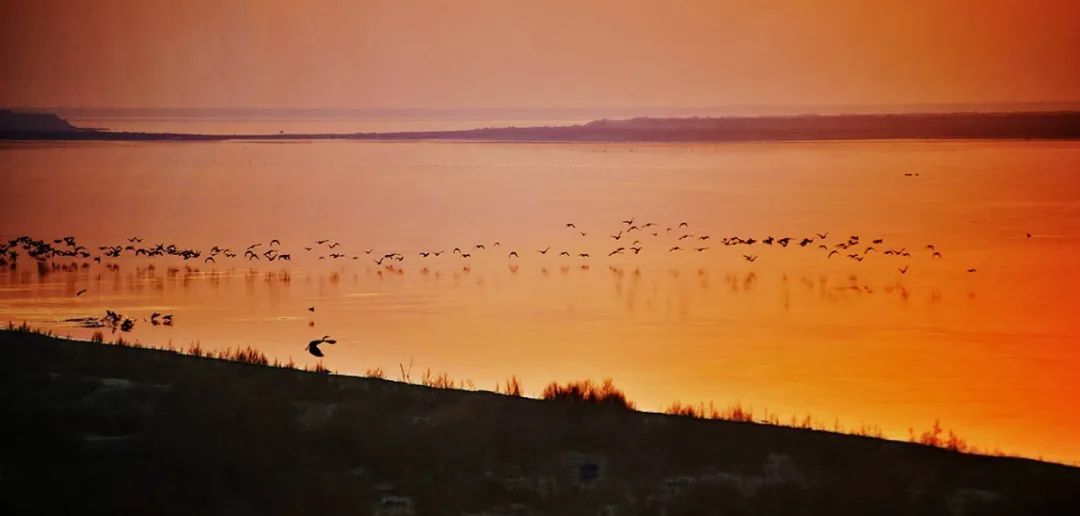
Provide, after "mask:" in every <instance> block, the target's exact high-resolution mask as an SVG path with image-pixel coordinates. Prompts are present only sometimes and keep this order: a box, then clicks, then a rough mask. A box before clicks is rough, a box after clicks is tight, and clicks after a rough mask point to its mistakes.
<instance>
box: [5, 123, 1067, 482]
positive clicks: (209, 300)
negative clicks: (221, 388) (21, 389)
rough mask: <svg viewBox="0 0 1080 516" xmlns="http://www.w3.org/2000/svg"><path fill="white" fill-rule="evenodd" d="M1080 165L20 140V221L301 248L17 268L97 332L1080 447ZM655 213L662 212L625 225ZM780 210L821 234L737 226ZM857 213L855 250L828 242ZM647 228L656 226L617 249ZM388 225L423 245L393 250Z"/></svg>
mask: <svg viewBox="0 0 1080 516" xmlns="http://www.w3.org/2000/svg"><path fill="white" fill-rule="evenodd" d="M1078 165H1080V144H1077V143H1075V142H828V143H819V142H803V143H750V144H623V145H620V144H496V143H457V142H409V143H392V142H378V143H377V142H300V143H249V142H217V143H195V142H188V143H124V142H106V143H97V142H93V143H5V144H2V145H0V236H2V238H3V239H4V240H7V239H10V238H14V237H15V236H18V235H22V234H27V235H31V236H34V237H36V238H49V239H53V238H59V237H62V236H66V235H73V236H76V237H77V239H78V241H79V243H80V244H84V245H87V246H88V247H90V248H91V249H92V250H94V252H95V254H96V253H97V246H99V245H112V244H125V245H126V244H127V239H128V238H129V237H133V236H139V237H141V238H143V240H144V244H140V245H149V244H156V243H159V242H164V243H175V244H177V245H179V246H181V247H191V248H198V249H201V250H203V252H204V256H205V253H206V252H207V250H208V249H210V248H211V247H212V246H214V245H219V246H222V247H229V248H231V249H233V250H237V251H239V252H240V253H241V254H242V253H243V250H244V249H245V248H246V247H247V246H249V245H251V244H253V243H261V247H260V248H257V249H266V248H267V247H268V245H269V242H270V240H271V239H279V240H280V241H281V245H280V246H276V247H279V249H280V250H281V251H280V252H288V253H289V254H291V256H292V258H293V260H292V261H290V262H280V261H275V262H272V263H267V262H266V261H265V259H260V260H259V261H257V262H252V261H248V260H244V259H243V258H242V256H241V257H238V258H236V259H226V258H224V257H223V256H219V257H218V258H217V261H216V262H215V263H206V262H204V261H203V260H202V259H201V258H200V259H195V260H189V261H183V260H181V259H179V258H176V257H168V258H156V259H145V258H141V257H140V258H136V257H133V256H131V255H130V253H125V254H124V255H123V256H122V257H121V258H119V259H110V258H105V259H103V260H102V263H101V264H97V263H93V262H90V263H88V265H87V266H86V267H85V268H83V267H79V268H76V269H74V270H66V271H65V270H53V271H50V272H44V273H43V272H41V271H39V269H38V267H36V266H34V264H33V263H32V262H31V261H30V260H21V261H20V265H19V266H18V267H17V268H14V269H4V270H3V271H2V272H0V321H4V322H6V321H14V322H17V323H18V322H22V321H26V322H28V323H29V324H31V325H33V326H36V327H41V328H48V329H54V330H57V331H59V332H60V333H62V334H70V335H73V336H79V337H87V336H89V335H90V334H91V333H92V332H93V330H89V329H83V328H79V327H77V326H76V325H74V324H73V323H70V322H64V320H65V319H68V318H73V317H84V316H96V315H101V314H102V313H104V311H105V310H106V309H111V310H116V311H119V312H121V313H124V314H127V315H130V316H132V317H135V318H137V319H139V321H138V322H137V324H136V327H135V329H134V330H133V331H132V332H131V333H130V334H124V335H125V338H127V339H129V340H130V339H138V340H140V341H141V342H143V343H146V344H150V345H164V344H165V343H168V342H172V343H173V344H174V345H176V346H186V345H188V344H190V343H192V342H196V341H197V342H199V343H200V344H201V345H202V346H203V347H206V348H214V349H218V348H225V347H235V346H238V345H240V346H244V345H251V346H254V347H256V348H258V349H260V350H262V351H264V352H266V353H267V354H268V355H270V356H271V357H274V358H279V359H282V360H287V359H289V358H292V359H294V360H296V361H297V362H298V363H299V364H301V365H311V364H313V363H314V358H313V357H310V356H308V355H307V354H306V352H305V350H304V345H305V344H306V342H307V341H308V340H310V339H312V338H316V337H319V336H322V335H324V334H329V335H331V336H333V337H334V338H336V339H338V341H339V343H338V344H337V345H334V346H330V345H324V346H323V347H324V351H326V353H327V356H326V358H325V359H324V360H323V363H324V364H325V365H326V366H328V367H330V368H331V369H334V370H337V371H340V372H343V373H351V374H362V373H364V372H365V371H366V370H367V369H370V368H376V367H381V368H383V369H384V370H385V371H386V372H387V373H388V375H390V376H397V375H398V374H399V373H398V372H399V367H400V366H399V364H401V365H403V366H404V367H406V368H407V367H408V364H409V363H410V361H411V362H412V363H413V367H412V376H413V378H414V379H415V378H416V377H418V376H420V375H421V374H422V372H423V370H425V369H427V368H430V369H431V370H432V371H434V372H446V373H447V374H449V375H450V376H451V377H454V378H457V379H462V380H464V379H468V380H470V381H471V382H472V383H473V384H474V385H475V386H476V387H477V388H484V389H490V388H492V387H494V385H495V383H496V382H498V381H503V380H505V379H506V378H507V377H508V376H510V375H511V374H516V375H517V376H518V377H519V378H521V380H522V382H523V384H524V386H525V388H526V390H527V391H528V393H530V394H534V395H535V394H537V393H538V392H539V390H540V389H542V387H543V385H544V384H545V383H546V382H548V381H552V380H570V379H580V378H594V379H598V378H603V377H612V378H613V379H614V380H615V381H616V383H617V384H618V385H619V386H621V387H623V388H624V390H625V391H626V392H627V394H628V395H629V396H630V397H631V398H632V399H634V400H635V401H636V402H637V403H638V405H639V406H640V407H642V408H645V409H654V410H659V409H662V408H663V407H664V406H666V405H668V404H669V403H671V402H672V401H675V400H679V401H682V402H690V403H697V402H701V401H710V400H711V401H715V402H717V403H718V404H720V405H726V404H728V403H730V402H734V401H740V402H741V403H742V404H744V405H749V406H752V407H753V408H754V409H755V412H756V413H757V414H761V413H762V412H763V411H764V410H768V411H769V412H770V413H775V414H777V415H778V416H779V417H780V419H782V420H785V421H786V420H788V419H789V418H790V417H791V416H792V415H796V416H797V417H798V418H799V419H801V418H802V417H803V416H804V415H805V414H811V415H812V416H813V417H814V418H815V419H817V420H818V421H820V422H822V423H823V424H824V425H825V426H829V427H831V426H833V423H834V421H837V420H838V421H839V422H840V423H841V424H842V425H843V426H844V427H846V428H852V427H859V426H860V425H863V424H869V425H877V426H879V427H881V428H882V429H883V430H884V432H885V434H886V435H887V436H890V437H894V438H906V436H907V435H908V429H909V428H915V430H916V431H921V430H923V429H926V428H927V427H929V426H930V425H931V424H933V422H934V420H935V419H939V418H940V419H941V420H942V422H943V424H944V425H945V426H947V427H951V428H953V429H956V430H957V432H958V433H959V434H961V435H962V436H964V437H966V438H967V439H968V440H969V441H971V442H972V443H974V444H976V445H981V446H984V447H987V448H999V449H1000V450H1002V451H1004V452H1009V453H1019V454H1023V455H1028V456H1033V457H1040V456H1041V457H1044V458H1048V459H1055V460H1062V461H1078V460H1080V438H1078V436H1080V414H1078V413H1077V411H1075V408H1074V407H1075V402H1074V400H1075V399H1078V398H1080V375H1078V374H1077V371H1080V349H1078V347H1077V343H1078V342H1080V338H1078V337H1080V323H1078V322H1077V316H1076V313H1077V307H1078V306H1080V294H1078V287H1080V268H1078V267H1077V266H1076V265H1075V262H1076V258H1075V257H1076V256H1077V254H1078V252H1080V178H1078V177H1077V173H1080V170H1078ZM907 173H910V174H915V173H918V176H914V175H911V176H907V175H905V174H907ZM631 218H632V219H633V220H634V225H636V226H642V225H644V223H646V222H655V223H656V225H655V226H653V227H650V228H648V229H647V230H638V231H632V232H630V233H626V230H627V229H628V228H629V225H627V224H623V223H621V222H620V221H621V220H624V219H631ZM683 221H685V222H687V227H685V228H680V227H679V223H680V222H683ZM571 222H572V223H574V224H575V225H576V226H577V228H576V229H571V228H567V227H566V226H565V224H566V223H571ZM669 227H670V228H672V229H671V231H670V232H669V231H668V230H667V228H669ZM620 229H621V230H623V236H622V238H621V239H620V240H618V241H616V240H615V239H613V238H611V237H610V236H609V235H611V234H617V232H618V231H620ZM578 231H584V232H585V233H586V235H585V236H582V235H581V234H580V233H579V232H578ZM652 232H656V233H657V236H653V235H652V234H651V233H652ZM826 232H827V233H828V237H827V238H824V239H821V238H819V237H818V236H817V235H816V234H817V233H826ZM1027 233H1031V237H1030V238H1029V237H1028V236H1027ZM684 234H691V235H693V236H692V237H687V238H685V239H683V240H679V239H678V238H679V237H680V236H682V235H684ZM705 235H707V236H709V239H708V240H701V239H700V237H701V236H705ZM770 235H772V236H774V237H777V238H779V237H783V236H791V237H795V240H796V241H797V240H799V239H801V238H803V237H810V238H813V239H814V242H813V243H811V244H808V245H807V246H806V247H800V246H798V245H797V243H795V242H793V243H792V244H790V245H789V246H788V247H786V248H781V247H779V246H778V245H776V244H774V245H772V246H765V245H763V244H761V243H760V242H759V243H756V244H754V245H752V246H746V245H738V246H730V247H729V246H724V245H723V244H722V243H721V239H722V238H724V237H733V236H738V237H742V238H749V237H753V238H755V239H756V240H759V241H760V240H762V239H764V238H765V237H767V236H770ZM853 235H858V236H859V240H860V243H859V245H858V246H852V249H851V250H850V251H844V252H843V253H841V254H840V255H839V256H833V257H832V258H827V257H826V256H827V252H828V251H827V250H822V249H820V248H819V247H818V246H819V245H823V244H824V245H826V246H827V247H828V248H829V250H831V249H834V248H835V245H836V244H837V243H839V242H842V241H845V240H848V239H849V238H850V237H851V236H853ZM322 239H331V240H332V241H334V242H339V243H340V246H338V247H335V248H334V249H333V250H331V249H328V248H327V244H323V245H322V246H319V245H316V244H314V242H315V241H316V240H322ZM874 239H883V243H882V244H872V243H871V241H872V240H874ZM634 240H640V241H641V242H640V244H638V245H639V246H640V247H641V248H642V251H641V253H640V254H637V255H634V254H633V253H632V252H630V251H624V252H623V253H622V254H617V255H614V256H611V257H609V256H607V255H608V253H609V252H610V251H612V250H614V249H616V248H617V247H630V245H631V244H632V242H633V241H634ZM495 242H498V243H499V245H498V246H497V247H496V246H495ZM476 244H483V245H484V246H485V249H483V250H480V249H476V248H475V247H474V246H475V245H476ZM928 244H932V245H934V246H935V249H936V250H938V251H940V252H941V254H942V256H941V258H933V257H932V252H933V251H931V250H930V249H927V248H926V246H927V245H928ZM548 246H550V247H551V250H550V251H549V252H548V253H547V254H546V255H541V254H539V253H538V252H537V250H539V249H544V248H546V247H548ZM674 246H679V247H681V248H683V250H682V251H675V252H669V251H668V250H669V249H670V248H671V247H674ZM869 246H873V247H875V248H876V250H875V251H871V252H869V253H864V251H865V248H866V247H869ZM305 247H312V248H313V249H312V250H311V251H306V250H305V249H304V248H305ZM454 247H460V248H461V249H462V250H464V251H465V252H468V253H470V254H471V255H472V257H471V258H462V257H461V256H460V255H459V254H455V253H453V252H452V249H453V248H454ZM699 247H708V249H706V250H703V251H700V252H698V251H695V250H694V249H695V248H699ZM368 249H372V250H373V251H372V253H371V255H368V254H366V253H365V251H367V250H368ZM901 249H903V250H905V251H906V252H907V253H909V254H910V256H886V255H885V254H884V253H883V251H885V250H901ZM439 250H443V251H445V253H444V254H442V255H441V256H439V257H437V258H435V257H429V258H426V259H425V258H421V257H420V256H418V254H417V253H419V252H422V251H424V252H426V251H439ZM564 250H565V251H567V252H568V253H570V254H571V257H569V258H568V257H560V256H558V252H560V251H564ZM510 251H516V252H517V253H518V254H519V255H520V257H519V258H510V257H508V253H509V252H510ZM332 252H341V253H342V254H345V255H346V256H345V257H344V258H340V259H333V258H324V259H320V258H319V257H320V256H321V257H327V256H328V255H329V254H330V253H332ZM391 252H398V253H401V254H402V255H404V256H405V260H404V261H401V262H397V261H393V267H391V268H387V267H386V264H387V263H389V262H390V261H389V260H388V261H386V262H384V263H383V264H382V265H376V264H375V263H373V260H372V257H378V256H381V255H383V254H387V253H391ZM849 252H853V253H858V254H860V255H862V254H865V256H866V258H865V259H864V260H863V261H861V262H858V261H855V260H853V259H850V258H846V257H844V255H845V254H847V253H849ZM579 253H588V254H590V257H589V258H588V259H584V258H579V257H577V255H578V254H579ZM744 254H748V255H752V256H756V257H757V258H756V259H755V261H753V262H749V261H747V260H746V259H745V258H744V257H743V255H744ZM353 257H356V259H353ZM85 261H87V260H78V261H72V260H57V264H69V263H77V264H81V263H83V262H85ZM107 265H113V266H114V267H107ZM904 267H907V269H906V270H907V273H906V274H902V273H901V272H900V270H899V269H901V268H904ZM968 269H975V271H976V272H967V271H968ZM82 289H87V292H86V293H84V294H82V295H80V296H76V295H75V294H76V292H78V291H79V290H82ZM310 306H314V307H315V308H316V311H315V312H310V311H308V307H310ZM152 312H167V313H172V314H175V315H174V317H175V321H176V322H175V324H174V325H173V326H171V327H166V326H154V325H151V324H149V322H148V321H144V320H143V319H145V318H147V317H149V315H150V314H151V313H152ZM107 336H109V337H110V338H111V337H112V336H111V335H107Z"/></svg>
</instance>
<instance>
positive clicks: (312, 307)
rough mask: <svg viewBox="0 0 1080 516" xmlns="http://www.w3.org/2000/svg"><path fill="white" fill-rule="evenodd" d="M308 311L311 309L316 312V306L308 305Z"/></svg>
mask: <svg viewBox="0 0 1080 516" xmlns="http://www.w3.org/2000/svg"><path fill="white" fill-rule="evenodd" d="M307 311H309V312H314V311H315V307H314V306H309V307H307Z"/></svg>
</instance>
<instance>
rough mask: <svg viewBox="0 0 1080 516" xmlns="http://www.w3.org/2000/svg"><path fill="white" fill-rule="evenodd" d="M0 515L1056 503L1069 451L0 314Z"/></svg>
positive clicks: (1071, 473)
mask: <svg viewBox="0 0 1080 516" xmlns="http://www.w3.org/2000/svg"><path fill="white" fill-rule="evenodd" d="M0 352H2V353H3V354H4V360H3V361H2V364H3V365H2V367H3V377H2V378H3V380H2V385H0V402H2V407H3V413H4V418H3V425H0V428H2V432H3V434H2V436H3V440H2V443H3V444H2V450H0V467H2V470H0V475H2V476H0V505H2V507H0V512H2V513H4V514H34V513H37V514H89V513H109V514H233V515H244V514H551V515H556V514H559V515H561V514H589V515H597V514H608V515H615V514H619V515H622V514H667V515H676V514H925V515H930V514H1068V513H1074V514H1075V511H1076V510H1077V508H1078V507H1080V505H1078V504H1080V470H1077V469H1075V468H1070V467H1065V466H1059V465H1053V464H1046V463H1039V462H1036V461H1030V460H1021V459H1007V458H992V457H981V456H969V455H962V454H957V453H952V452H948V451H944V450H939V449H932V448H925V447H921V446H916V445H910V444H905V443H897V442H889V441H883V440H877V439H870V438H860V437H852V436H841V435H836V434H829V433H824V432H815V431H806V430H795V429H788V428H779V427H770V426H763V425H756V424H746V423H731V422H722V421H701V420H693V419H686V418H679V417H671V416H663V415H658V414H647V413H639V412H631V411H626V410H621V409H616V408H608V407H599V406H582V405H577V404H572V403H570V404H567V403H555V402H544V401H537V400H530V399H521V398H513V397H507V396H500V395H496V394H491V393H484V392H465V391H454V390H438V389H430V388H426V387H421V386H415V385H408V384H402V383H396V382H390V381H383V380H375V379H363V378H353V377H342V376H333V375H325V374H317V373H306V372H299V371H294V370H287V369H274V368H269V367H262V366H253V365H247V364H238V363H231V362H224V361H218V360H210V359H202V358H194V357H189V356H181V355H176V354H173V353H169V352H162V351H152V350H145V349H132V348H124V347H117V346H109V345H98V344H90V343H83V342H73V341H65V340H58V339H53V338H49V337H44V336H40V335H34V334H29V333H15V332H0Z"/></svg>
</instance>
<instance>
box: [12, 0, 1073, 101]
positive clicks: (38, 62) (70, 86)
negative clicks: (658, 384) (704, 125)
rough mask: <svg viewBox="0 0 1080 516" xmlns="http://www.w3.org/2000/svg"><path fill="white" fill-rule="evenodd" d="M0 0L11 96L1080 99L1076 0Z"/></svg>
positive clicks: (28, 98) (162, 98) (34, 98)
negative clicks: (308, 0) (307, 0)
mask: <svg viewBox="0 0 1080 516" xmlns="http://www.w3.org/2000/svg"><path fill="white" fill-rule="evenodd" d="M939 3H940V4H948V5H938V4H939ZM2 4H3V5H2V6H0V8H2V12H3V13H4V14H3V16H0V105H3V106H7V107H31V106H34V107H124V108H556V107H638V106H641V107H644V106H649V107H699V106H701V107H703V106H709V107H723V106H746V105H762V106H807V105H876V106H902V105H911V104H923V103H1000V102H1006V103H1013V102H1031V101H1076V100H1078V97H1080V66H1077V63H1078V62H1080V30H1077V27H1080V7H1077V5H1078V4H1077V2H1072V1H1054V2H1051V1H1036V2H998V1H991V2H986V1H970V2H969V1H959V2H924V1H915V2H911V1H899V2H857V1H853V2H842V1H829V2H810V1H806V2H799V1H795V2H712V1H709V2H642V1H633V2H630V1H610V2H607V1H598V2H580V1H565V2H564V1H545V2H506V1H502V0H492V1H472V2H399V1H385V2H382V1H374V2H372V1H357V2H318V3H317V5H314V6H309V5H307V3H303V4H301V3H299V2H293V1H271V0H264V1H252V2H239V1H230V2H220V4H224V5H218V4H219V2H196V1H179V2H163V1H150V2H147V1H142V0H134V1H127V0H123V1H108V2H103V1H93V2H89V1H88V2H70V1H34V2H30V1H8V0H3V1H2ZM886 4H892V5H888V6H886Z"/></svg>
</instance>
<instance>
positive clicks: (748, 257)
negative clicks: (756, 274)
mask: <svg viewBox="0 0 1080 516" xmlns="http://www.w3.org/2000/svg"><path fill="white" fill-rule="evenodd" d="M742 257H743V259H745V260H746V261H748V262H751V263H753V261H754V260H757V255H753V254H744V255H742Z"/></svg>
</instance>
